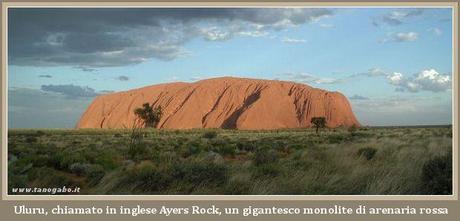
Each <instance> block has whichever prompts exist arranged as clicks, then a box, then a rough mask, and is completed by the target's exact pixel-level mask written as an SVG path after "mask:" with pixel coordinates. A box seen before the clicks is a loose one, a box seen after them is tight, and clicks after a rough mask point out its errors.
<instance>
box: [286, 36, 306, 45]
mask: <svg viewBox="0 0 460 221" xmlns="http://www.w3.org/2000/svg"><path fill="white" fill-rule="evenodd" d="M281 41H282V42H283V43H287V44H302V43H305V42H307V41H306V40H305V39H295V38H288V37H285V38H283V39H282V40H281Z"/></svg>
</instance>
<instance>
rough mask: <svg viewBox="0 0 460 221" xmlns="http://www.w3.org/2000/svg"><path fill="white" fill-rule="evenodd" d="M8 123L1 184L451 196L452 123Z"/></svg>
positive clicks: (95, 190) (124, 190)
mask: <svg viewBox="0 0 460 221" xmlns="http://www.w3.org/2000/svg"><path fill="white" fill-rule="evenodd" d="M131 134H132V131H131V130H130V129H119V130H118V129H116V130H115V129H113V130H107V129H79V130H9V132H8V159H9V160H8V186H9V189H10V194H15V193H12V192H11V189H12V188H16V187H62V186H66V187H71V186H79V187H81V192H80V194H234V195H235V194H251V195H257V194H263V195H268V194H283V195H284V194H306V195H315V194H337V195H341V194H367V195H371V194H372V195H373V194H392V195H393V194H395V195H400V194H411V195H412V194H417V195H418V194H451V189H452V186H451V185H452V152H451V150H452V130H451V127H447V126H446V127H395V128H354V129H352V130H348V129H345V128H344V129H340V128H339V129H327V128H325V129H322V131H321V133H319V134H316V128H312V129H298V130H297V129H296V130H275V131H239V130H217V129H216V130H205V129H194V130H158V129H154V128H145V129H143V135H142V136H143V138H142V142H139V143H135V145H134V146H133V145H131V144H130V136H131Z"/></svg>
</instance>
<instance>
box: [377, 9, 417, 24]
mask: <svg viewBox="0 0 460 221" xmlns="http://www.w3.org/2000/svg"><path fill="white" fill-rule="evenodd" d="M422 13H423V9H409V10H396V11H391V12H389V13H386V14H384V15H382V16H380V17H377V18H375V19H374V20H373V21H372V23H373V24H374V25H375V26H380V25H381V24H385V25H391V26H396V25H401V24H403V23H404V22H406V21H407V20H408V18H410V17H416V16H420V15H421V14H422Z"/></svg>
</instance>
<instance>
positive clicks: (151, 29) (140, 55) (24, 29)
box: [8, 8, 452, 128]
mask: <svg viewBox="0 0 460 221" xmlns="http://www.w3.org/2000/svg"><path fill="white" fill-rule="evenodd" d="M85 10H86V11H85ZM101 10H103V11H101ZM104 10H105V11H104ZM133 10H136V9H131V10H130V9H118V10H108V9H99V11H98V10H88V9H80V10H77V9H71V10H68V11H64V9H54V10H52V9H10V11H9V13H10V14H9V16H10V17H9V27H10V32H9V39H13V40H10V42H9V68H8V73H9V81H8V83H9V92H10V93H9V102H10V110H9V115H10V118H9V126H10V127H19V128H23V127H57V128H60V127H73V126H74V125H75V123H76V121H77V120H78V118H79V116H80V114H81V113H82V112H83V111H84V109H85V108H86V106H87V105H88V104H89V103H90V102H91V100H92V99H93V98H94V96H95V95H97V94H101V93H105V91H123V90H128V89H132V88H137V87H142V86H147V85H152V84H157V83H164V82H173V81H186V82H191V81H196V80H199V79H205V78H210V77H217V76H240V77H250V78H262V79H280V80H289V81H296V82H302V83H305V84H309V85H311V86H314V87H318V88H323V89H328V90H336V91H340V92H342V93H343V94H345V95H346V96H347V97H349V99H350V102H351V103H352V107H353V110H354V112H355V114H356V115H357V117H358V120H359V121H360V122H361V123H362V124H364V125H371V126H377V125H420V124H449V123H450V122H451V119H452V118H451V115H452V112H451V111H452V110H451V109H452V104H451V99H452V97H451V81H452V73H451V70H452V30H451V27H452V21H451V9H449V8H424V9H420V8H316V9H249V10H247V9H188V10H185V9H167V10H165V9H142V10H139V11H133ZM33 91H35V92H33ZM26 95H27V96H34V95H35V96H37V97H40V98H39V99H38V98H37V99H29V101H28V102H31V103H32V104H28V105H24V102H22V100H21V99H23V98H24V97H27V96H26ZM34 100H37V102H38V101H42V100H47V101H48V100H50V101H51V103H56V106H55V107H54V106H52V105H51V106H50V107H41V109H40V110H35V111H37V112H41V113H39V114H40V117H34V116H30V112H28V111H26V110H27V108H32V107H33V106H39V105H34V104H33V102H34ZM53 101H54V102H53ZM60 102H61V103H63V104H66V106H69V105H71V106H72V105H73V106H75V107H74V108H67V109H65V108H64V109H65V110H67V112H66V111H65V110H63V108H61V109H60V107H59V106H61V107H62V105H59V104H61V103H60ZM42 103H43V102H42ZM12 106H13V107H12ZM47 113H54V114H47ZM27 114H29V115H27ZM37 114H38V113H37ZM52 117H54V119H53V122H52V123H50V121H49V120H47V118H52ZM56 117H57V118H58V120H56ZM28 118H30V119H29V120H25V119H28ZM54 121H55V122H54Z"/></svg>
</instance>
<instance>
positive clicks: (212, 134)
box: [203, 131, 217, 139]
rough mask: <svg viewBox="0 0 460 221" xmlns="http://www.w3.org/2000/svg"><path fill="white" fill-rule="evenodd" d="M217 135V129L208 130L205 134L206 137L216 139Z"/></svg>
mask: <svg viewBox="0 0 460 221" xmlns="http://www.w3.org/2000/svg"><path fill="white" fill-rule="evenodd" d="M216 137H217V132H216V131H208V132H206V133H204V134H203V138H206V139H214V138H216Z"/></svg>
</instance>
